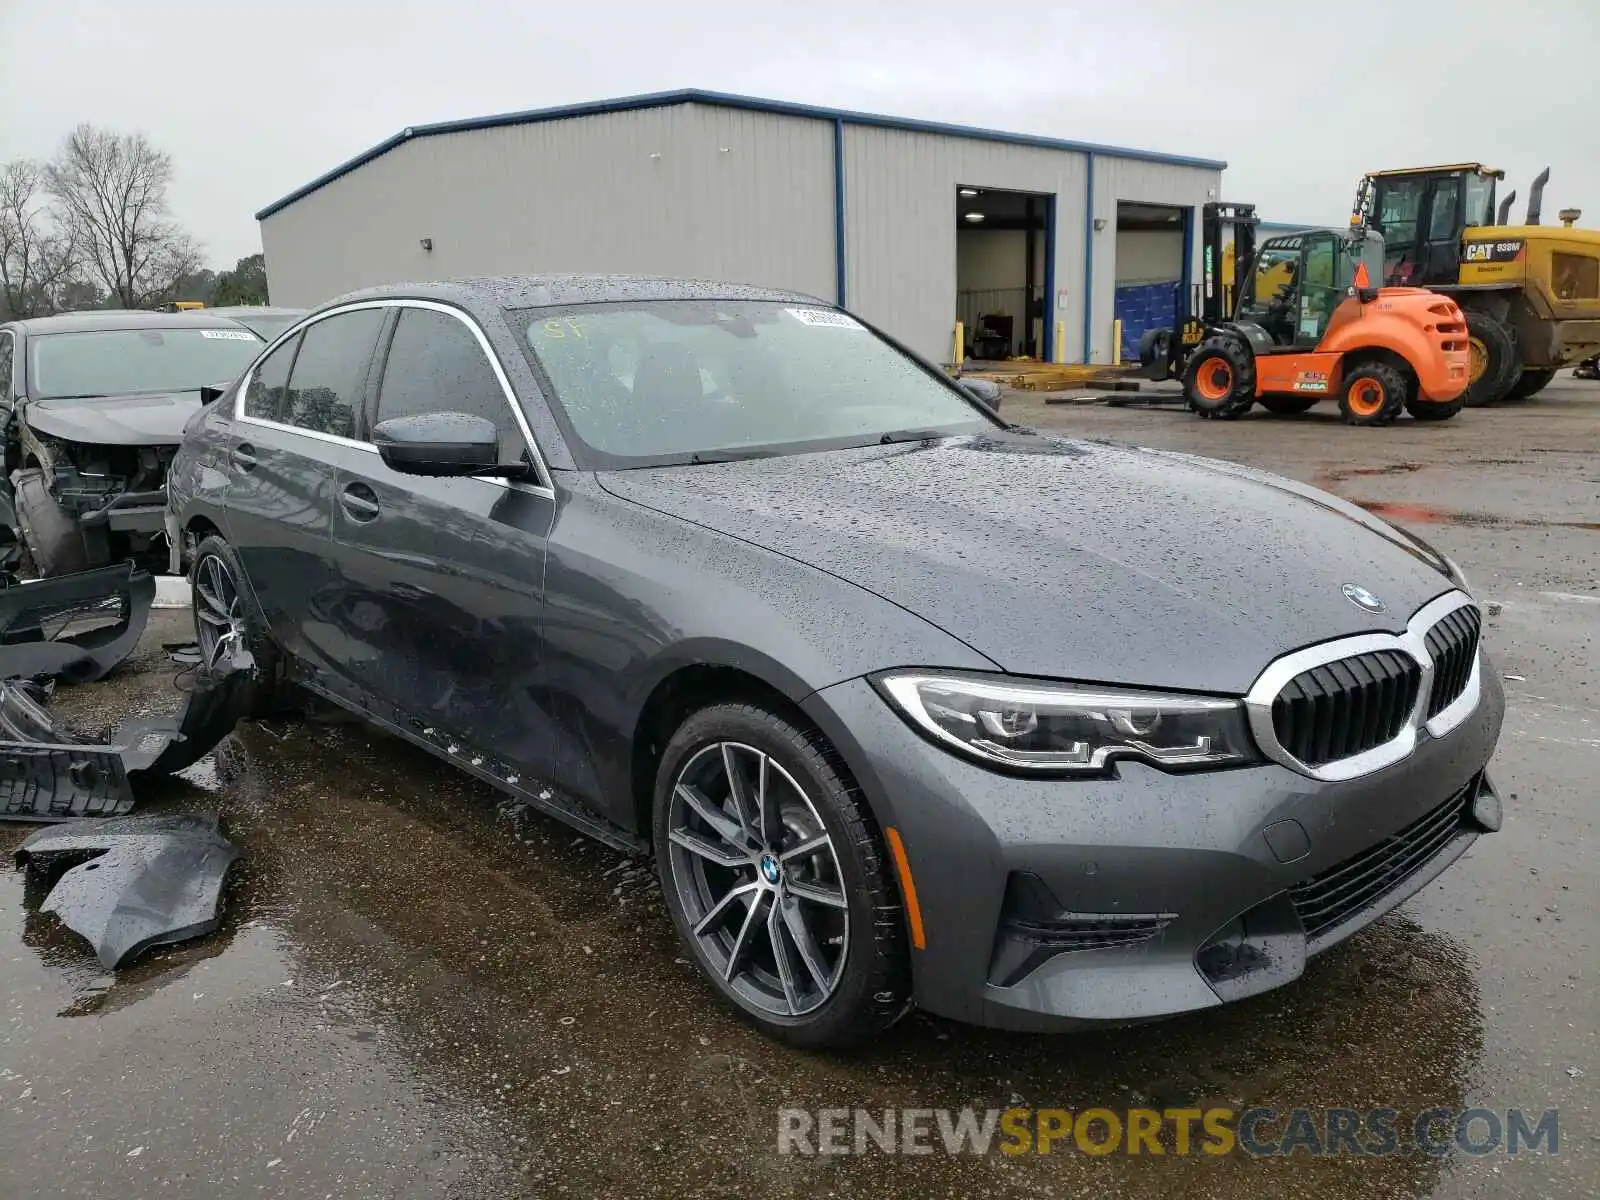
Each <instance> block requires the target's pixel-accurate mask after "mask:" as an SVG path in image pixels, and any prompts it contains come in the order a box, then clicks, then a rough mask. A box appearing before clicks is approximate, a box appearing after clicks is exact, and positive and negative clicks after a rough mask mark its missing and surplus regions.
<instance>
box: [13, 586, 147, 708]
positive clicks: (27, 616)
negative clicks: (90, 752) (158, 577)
mask: <svg viewBox="0 0 1600 1200" xmlns="http://www.w3.org/2000/svg"><path fill="white" fill-rule="evenodd" d="M155 596H156V581H155V578H154V576H152V575H151V574H150V572H148V571H141V570H139V569H138V568H137V567H135V566H134V565H133V564H132V563H119V564H117V565H115V566H110V567H98V568H96V569H94V570H92V571H77V572H74V573H73V574H71V575H58V576H56V577H55V578H53V579H39V580H33V581H30V582H27V583H22V582H19V581H17V580H15V579H8V580H5V581H4V582H0V679H19V678H32V677H34V676H38V675H54V676H56V677H58V678H60V679H65V680H67V681H68V682H70V683H93V682H94V681H95V680H97V679H103V678H104V677H105V676H106V675H107V674H109V673H110V671H111V669H112V668H113V667H115V666H116V665H117V664H118V663H120V662H121V661H122V660H123V659H125V658H127V657H128V655H130V654H132V653H133V649H134V647H135V646H137V645H138V644H139V636H140V635H141V634H142V633H144V627H145V625H146V623H147V622H148V621H149V620H150V605H151V604H152V603H153V602H154V601H155Z"/></svg>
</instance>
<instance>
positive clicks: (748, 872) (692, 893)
mask: <svg viewBox="0 0 1600 1200" xmlns="http://www.w3.org/2000/svg"><path fill="white" fill-rule="evenodd" d="M667 837H668V841H669V843H670V845H669V848H668V850H669V852H668V863H669V867H670V872H671V876H672V878H671V880H670V886H671V887H672V888H673V889H674V894H675V897H676V899H677V901H678V903H679V905H680V906H681V910H682V913H683V915H684V917H685V918H686V921H685V924H686V925H687V927H688V929H689V931H690V935H691V936H692V938H693V939H694V941H695V943H696V944H697V946H698V947H699V949H700V952H701V954H702V955H703V956H704V958H705V960H706V962H707V963H708V964H709V965H710V969H712V970H713V971H715V972H716V973H717V974H718V975H720V976H721V978H722V980H723V983H724V984H725V985H726V986H727V987H728V988H729V989H731V990H732V991H733V992H734V993H735V994H736V995H737V996H738V997H739V998H740V999H741V1000H742V1001H743V1002H744V1003H746V1004H748V1005H750V1006H751V1007H753V1008H756V1009H759V1010H761V1011H762V1012H764V1013H770V1014H773V1015H776V1016H779V1017H799V1016H803V1015H804V1014H806V1013H809V1012H812V1011H814V1010H816V1009H817V1008H819V1007H821V1006H822V1005H823V1004H824V1003H826V1002H827V1000H828V998H829V997H830V996H832V995H833V993H834V991H835V989H836V988H837V987H838V985H839V980H840V978H841V976H842V975H843V972H844V966H845V959H846V957H847V955H848V953H849V947H850V916H849V901H848V899H847V897H846V895H845V890H844V876H843V873H842V872H841V871H840V869H839V858H838V855H837V854H836V853H835V851H834V846H833V841H832V839H831V838H830V837H829V835H828V831H827V827H826V826H825V825H824V824H823V822H822V818H821V817H820V816H819V815H818V813H817V809H816V806H815V805H814V804H813V803H812V801H811V798H810V797H809V796H808V795H807V794H806V791H805V789H804V788H803V787H802V786H801V785H800V784H799V782H798V781H797V780H796V779H795V778H794V776H793V775H791V774H790V773H789V772H788V771H786V770H784V768H783V767H782V766H780V765H779V764H778V762H777V761H776V760H774V759H773V758H772V757H771V756H770V755H768V754H766V753H765V752H763V751H761V750H758V749H757V748H755V747H754V746H749V745H745V744H744V743H741V742H726V741H723V742H713V743H711V744H710V745H707V746H704V747H702V748H701V749H700V750H698V751H696V752H695V753H694V754H693V755H691V756H690V757H689V759H688V760H687V761H686V762H685V763H684V765H683V767H682V768H681V769H680V770H679V772H678V776H677V778H676V779H675V780H674V781H673V787H672V794H671V799H670V802H669V807H668V812H667Z"/></svg>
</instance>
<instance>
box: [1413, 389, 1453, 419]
mask: <svg viewBox="0 0 1600 1200" xmlns="http://www.w3.org/2000/svg"><path fill="white" fill-rule="evenodd" d="M1466 406H1467V398H1466V396H1465V395H1461V396H1457V397H1456V398H1455V399H1454V400H1448V401H1445V402H1443V403H1441V402H1440V401H1437V400H1407V401H1406V411H1407V412H1408V413H1410V414H1411V419H1412V420H1413V421H1448V420H1449V419H1450V418H1451V417H1453V416H1455V415H1456V414H1457V413H1458V412H1460V411H1461V410H1462V409H1463V408H1465V407H1466Z"/></svg>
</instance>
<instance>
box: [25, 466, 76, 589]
mask: <svg viewBox="0 0 1600 1200" xmlns="http://www.w3.org/2000/svg"><path fill="white" fill-rule="evenodd" d="M11 487H12V492H13V495H14V496H15V499H16V506H17V524H18V525H19V526H20V527H21V530H22V542H23V545H25V546H26V547H27V549H28V556H29V557H30V558H32V559H33V570H34V573H35V574H36V575H38V577H39V578H40V579H50V578H52V577H54V576H56V575H70V574H72V573H73V572H74V571H86V570H88V569H89V552H88V550H87V548H86V547H85V546H84V544H83V530H82V529H81V528H80V527H79V525H78V522H77V521H76V520H74V519H73V518H72V517H69V516H68V515H67V514H66V513H65V512H64V511H62V508H61V506H60V505H59V504H57V503H56V498H55V497H54V496H52V495H51V494H50V487H49V485H48V483H47V482H46V481H45V474H44V471H43V470H41V469H40V468H38V467H29V468H28V469H26V470H23V471H18V472H17V473H16V474H15V475H13V476H12V477H11Z"/></svg>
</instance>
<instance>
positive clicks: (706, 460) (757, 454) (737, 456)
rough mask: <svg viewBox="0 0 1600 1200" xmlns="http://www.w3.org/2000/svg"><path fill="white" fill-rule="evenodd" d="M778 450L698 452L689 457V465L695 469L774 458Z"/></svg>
mask: <svg viewBox="0 0 1600 1200" xmlns="http://www.w3.org/2000/svg"><path fill="white" fill-rule="evenodd" d="M777 453H778V452H777V451H776V450H697V451H695V452H694V453H693V454H691V455H689V464H690V465H691V466H695V467H704V466H709V465H710V464H712V463H730V462H743V461H744V460H745V459H747V458H773V457H775V456H776V455H777Z"/></svg>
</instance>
